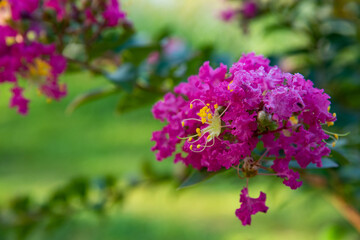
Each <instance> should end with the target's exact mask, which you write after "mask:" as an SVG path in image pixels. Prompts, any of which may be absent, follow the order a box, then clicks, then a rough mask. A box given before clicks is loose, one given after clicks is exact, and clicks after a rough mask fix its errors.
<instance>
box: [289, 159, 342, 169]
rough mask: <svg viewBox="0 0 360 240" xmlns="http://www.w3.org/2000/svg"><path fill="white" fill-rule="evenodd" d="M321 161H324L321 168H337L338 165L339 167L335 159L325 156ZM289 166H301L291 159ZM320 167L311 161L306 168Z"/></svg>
mask: <svg viewBox="0 0 360 240" xmlns="http://www.w3.org/2000/svg"><path fill="white" fill-rule="evenodd" d="M321 162H322V167H320V168H337V167H339V164H337V163H336V162H335V161H333V160H331V159H330V158H323V159H322V160H321ZM289 167H291V168H301V167H300V166H299V164H298V163H297V162H296V161H291V162H290V163H289ZM320 168H319V167H317V166H316V164H314V163H310V164H309V165H308V166H307V167H306V169H320Z"/></svg>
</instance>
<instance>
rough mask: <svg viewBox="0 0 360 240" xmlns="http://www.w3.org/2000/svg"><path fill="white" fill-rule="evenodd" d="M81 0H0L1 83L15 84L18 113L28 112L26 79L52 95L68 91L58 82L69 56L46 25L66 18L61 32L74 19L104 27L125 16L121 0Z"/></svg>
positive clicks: (43, 93) (11, 103)
mask: <svg viewBox="0 0 360 240" xmlns="http://www.w3.org/2000/svg"><path fill="white" fill-rule="evenodd" d="M81 4H82V6H79V4H75V2H74V1H69V0H45V1H39V0H2V1H0V83H10V84H12V86H13V87H12V99H11V100H10V107H13V108H17V110H18V112H19V113H20V114H26V113H27V112H28V103H29V100H28V99H26V98H25V97H24V95H23V92H24V88H23V87H24V84H27V85H35V86H36V87H37V88H38V90H39V94H41V95H45V96H46V97H47V98H48V99H49V100H50V99H55V100H59V99H61V98H62V97H64V96H65V95H66V86H65V85H64V84H59V83H58V78H59V75H61V74H62V73H63V72H64V71H65V69H66V65H67V61H66V59H65V58H64V57H63V56H62V55H61V54H60V53H58V52H59V50H60V52H61V51H62V49H63V47H64V46H62V45H63V43H62V40H59V41H58V42H52V43H50V44H49V43H48V42H49V40H48V39H47V37H46V36H47V34H48V31H49V30H50V32H56V31H57V30H59V29H54V27H51V28H52V29H50V28H49V26H55V25H56V24H57V23H58V22H62V21H63V22H64V26H63V27H64V29H63V32H66V31H67V29H65V28H66V26H69V23H70V24H71V23H72V22H74V23H75V22H77V23H83V25H86V24H87V25H88V26H95V25H98V28H99V29H103V28H106V27H114V26H116V25H117V24H119V23H120V22H121V21H125V20H126V19H125V13H124V12H123V11H121V10H120V5H119V2H118V1H117V0H107V1H83V2H82V3H81ZM51 14H53V15H54V17H53V18H52V17H51ZM54 21H55V22H54ZM65 23H66V24H65ZM54 24H55V25H54ZM75 25H76V24H75ZM58 27H59V28H61V27H62V26H58ZM52 34H54V33H52ZM61 37H63V36H58V37H57V38H56V40H58V39H59V38H61ZM42 42H46V44H44V43H42ZM21 79H25V80H26V83H24V84H23V83H22V80H21Z"/></svg>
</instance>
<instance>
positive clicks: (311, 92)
mask: <svg viewBox="0 0 360 240" xmlns="http://www.w3.org/2000/svg"><path fill="white" fill-rule="evenodd" d="M329 98H330V97H329V96H328V95H327V94H325V93H324V91H323V90H321V89H317V88H315V87H314V86H313V83H312V82H311V81H310V80H306V79H304V77H303V76H302V75H300V74H291V73H286V72H282V71H281V69H279V68H278V67H277V66H270V61H269V60H268V59H266V58H264V57H263V56H256V55H255V54H254V53H249V54H244V55H243V56H242V57H241V58H240V59H239V61H238V62H236V63H234V64H233V65H232V67H230V69H229V70H228V68H227V66H225V65H223V64H221V65H220V66H219V67H218V68H215V69H213V68H212V67H210V64H209V62H205V63H204V64H203V65H202V66H201V67H200V69H199V74H198V75H195V76H190V77H189V78H188V81H187V82H183V83H180V84H179V85H178V86H177V87H175V89H174V93H167V94H166V95H165V97H164V99H163V100H160V101H159V102H157V103H156V104H155V105H154V107H153V109H152V112H153V115H154V117H155V118H156V119H159V120H161V121H167V122H168V124H167V125H166V126H165V127H164V128H163V129H162V130H160V131H156V132H154V133H153V137H152V140H153V141H155V142H156V144H155V146H154V147H153V148H152V150H153V151H155V152H156V157H157V160H159V161H162V160H163V159H165V158H167V157H170V156H172V155H175V158H174V160H175V162H182V163H184V164H185V165H187V166H189V165H191V166H192V167H194V168H196V169H198V170H202V169H206V170H207V171H211V172H216V171H220V170H222V169H230V168H235V169H237V172H238V174H239V176H241V174H242V175H243V176H244V177H246V178H251V177H255V176H256V175H261V174H263V173H259V171H258V170H259V169H260V168H262V169H265V170H266V171H269V172H270V173H268V174H267V175H276V176H278V177H280V178H282V179H283V183H284V185H286V186H288V187H290V188H291V189H296V188H298V187H300V186H301V184H302V182H301V181H299V177H300V176H299V173H297V172H295V171H294V170H293V169H290V168H289V163H290V161H296V162H297V164H298V165H299V166H300V167H301V168H306V167H307V166H308V165H309V164H310V163H314V164H315V165H316V166H318V167H321V166H322V162H321V159H322V157H324V156H327V155H329V153H330V149H329V147H328V145H329V144H330V143H329V139H330V140H331V139H333V140H335V141H333V142H332V144H335V142H336V140H337V138H336V137H335V138H334V136H331V133H330V132H328V131H325V130H323V126H326V125H327V126H331V125H333V124H334V121H335V120H336V114H331V113H330V112H329V110H330V101H329ZM259 142H262V143H263V145H264V148H265V151H264V153H263V155H262V156H261V157H256V156H255V155H254V154H253V150H254V149H255V148H256V146H257V144H258V143H259ZM330 142H331V141H330ZM178 145H180V146H181V149H182V150H181V151H178V152H176V149H179V148H178V147H177V146H178ZM267 161H272V162H269V163H270V165H268V164H264V166H263V165H262V163H264V162H267ZM268 166H271V167H268ZM246 199H247V200H246ZM241 202H242V204H243V205H242V206H244V207H241V208H240V209H238V211H237V214H236V215H237V216H238V217H239V219H241V221H242V222H243V224H244V225H245V224H250V216H251V215H253V214H255V213H256V212H258V211H263V212H266V210H267V207H265V205H264V202H265V194H263V193H261V194H260V197H259V198H258V199H251V198H249V197H248V194H247V190H246V192H245V190H244V191H243V192H242V200H241ZM253 202H254V203H255V202H256V203H259V204H260V202H262V205H261V204H260V205H259V206H261V207H259V208H250V207H249V206H250V205H251V204H250V203H253Z"/></svg>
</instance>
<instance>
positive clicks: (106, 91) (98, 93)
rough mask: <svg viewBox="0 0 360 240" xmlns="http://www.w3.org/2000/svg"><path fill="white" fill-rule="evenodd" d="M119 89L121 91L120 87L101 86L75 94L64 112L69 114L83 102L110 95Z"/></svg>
mask: <svg viewBox="0 0 360 240" xmlns="http://www.w3.org/2000/svg"><path fill="white" fill-rule="evenodd" d="M120 91H122V90H121V88H119V87H114V86H111V87H107V88H101V89H96V90H92V91H90V92H87V93H84V94H81V95H79V96H77V97H76V98H75V99H74V100H73V101H72V102H71V103H70V104H69V105H68V106H67V108H66V113H68V114H71V113H72V112H74V111H75V110H76V109H77V108H79V107H80V106H82V105H84V104H87V103H89V102H92V101H94V100H97V99H100V98H104V97H108V96H111V95H113V94H116V93H118V92H120Z"/></svg>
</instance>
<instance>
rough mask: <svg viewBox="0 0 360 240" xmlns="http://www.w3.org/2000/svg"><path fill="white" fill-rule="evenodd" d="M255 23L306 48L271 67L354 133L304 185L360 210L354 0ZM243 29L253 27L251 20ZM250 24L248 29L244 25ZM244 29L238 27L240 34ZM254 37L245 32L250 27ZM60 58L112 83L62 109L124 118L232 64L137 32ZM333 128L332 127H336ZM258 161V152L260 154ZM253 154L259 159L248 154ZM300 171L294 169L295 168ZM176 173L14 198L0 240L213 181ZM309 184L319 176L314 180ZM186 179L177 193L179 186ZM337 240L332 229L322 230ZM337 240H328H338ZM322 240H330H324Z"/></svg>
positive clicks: (290, 4)
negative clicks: (324, 101) (292, 75)
mask: <svg viewBox="0 0 360 240" xmlns="http://www.w3.org/2000/svg"><path fill="white" fill-rule="evenodd" d="M258 4H259V9H260V11H259V13H258V16H256V19H260V20H261V19H266V18H267V17H269V16H271V17H275V19H276V21H271V22H269V23H265V22H264V25H266V26H265V33H264V34H265V35H272V34H276V33H277V32H281V31H291V32H294V33H296V34H301V35H304V36H306V38H307V39H308V42H307V43H306V45H305V46H302V47H301V48H294V49H291V50H288V51H286V52H282V53H275V54H273V55H272V56H270V58H271V60H272V64H278V65H279V66H280V67H281V68H282V69H283V70H285V71H289V72H300V73H302V74H303V75H305V76H306V77H307V78H309V79H311V80H313V81H314V82H315V83H316V86H317V87H320V88H325V89H326V92H328V93H329V95H331V96H332V103H333V106H332V107H333V108H334V109H335V111H336V112H337V113H338V119H339V120H338V124H337V126H335V128H336V130H338V131H343V132H346V131H349V130H350V131H351V134H350V136H348V137H346V138H342V139H341V140H340V141H339V142H338V144H337V146H336V147H335V148H333V149H332V152H331V156H330V157H329V159H328V160H326V164H324V168H323V169H311V168H309V169H307V170H306V172H305V171H301V174H302V175H303V176H302V177H303V178H304V179H306V180H308V182H309V183H310V185H313V186H314V187H320V188H322V189H327V190H328V191H329V192H330V193H333V194H335V195H337V196H341V197H342V198H344V199H345V200H346V202H347V203H349V204H350V205H351V206H353V207H354V208H356V209H357V210H358V211H360V161H359V159H360V151H359V149H360V138H359V129H360V126H359V120H360V95H359V93H360V81H359V79H360V67H359V66H360V20H359V19H360V7H359V3H358V2H356V1H350V0H333V1H320V0H315V1H314V0H302V1H295V0H293V1H261V2H260V1H259V2H258ZM247 21H249V20H247ZM246 24H250V25H251V22H250V21H249V22H247V23H246ZM240 26H241V27H243V26H244V25H243V23H242V24H241V25H240ZM249 31H250V33H251V26H250V28H249ZM65 44H66V46H64V55H66V56H67V59H68V60H69V63H70V66H69V70H70V71H79V70H83V69H86V70H89V71H90V72H92V73H93V74H94V75H100V76H103V77H105V78H106V79H107V80H108V82H109V83H110V84H109V85H108V86H103V87H102V88H99V89H93V90H91V91H89V92H85V93H82V94H80V95H79V96H78V97H76V98H75V99H74V100H73V101H72V102H71V103H70V104H69V106H68V108H67V110H68V112H73V111H74V110H76V109H77V108H79V107H80V106H83V105H84V104H87V103H89V102H92V101H96V100H99V99H102V98H106V97H109V96H114V95H116V96H118V97H119V98H118V99H117V101H118V102H117V107H116V110H117V111H118V112H120V113H124V112H127V111H130V110H134V109H137V108H141V107H144V106H147V105H151V104H153V103H154V102H155V101H156V100H158V99H160V98H161V97H162V96H163V95H164V93H166V92H168V91H171V90H172V89H173V87H174V86H176V85H177V84H178V83H179V82H181V81H185V80H186V79H187V77H188V76H190V75H192V74H197V72H198V69H199V67H200V66H201V65H202V64H203V62H205V61H208V60H210V61H211V64H212V65H213V66H217V65H218V63H220V62H223V63H228V62H227V61H228V59H230V57H227V56H225V57H224V56H220V55H218V54H217V51H216V48H215V47H214V46H211V45H205V46H203V47H201V48H199V49H193V48H191V47H190V46H189V45H188V43H186V42H184V41H182V40H181V39H179V38H175V37H172V33H171V30H169V29H165V30H164V31H162V32H160V33H159V34H158V35H156V36H153V37H152V39H149V38H148V37H144V36H143V35H141V34H138V33H137V32H136V31H135V30H134V29H133V28H124V29H121V30H117V29H115V30H113V29H112V30H107V31H106V32H104V34H102V35H101V36H98V37H97V38H94V39H93V42H92V43H91V44H90V45H88V46H85V45H81V44H80V43H74V42H66V43H65ZM333 128H334V127H333ZM258 150H259V151H258V152H260V150H261V147H259V149H258ZM254 154H256V152H255V153H254ZM294 167H296V166H294ZM190 171H191V169H180V170H178V172H175V173H174V174H172V175H166V174H165V175H162V174H159V173H157V172H156V171H155V170H154V169H152V167H151V165H150V164H149V163H144V164H143V165H142V172H143V176H142V178H140V179H130V180H129V179H128V180H126V181H120V182H121V184H120V185H119V181H118V180H117V179H116V178H115V177H113V176H104V177H100V178H97V179H89V178H87V177H79V178H76V179H74V180H72V181H71V182H69V183H68V184H67V185H65V186H64V187H61V188H59V189H55V190H54V191H53V192H52V193H51V194H50V196H49V197H48V198H47V199H46V200H45V201H44V202H43V203H41V204H39V203H37V202H36V201H35V200H34V199H33V198H32V197H31V196H29V195H26V196H19V197H16V198H14V199H13V200H11V201H10V202H9V204H8V205H7V206H3V207H2V208H1V210H0V222H1V224H0V239H2V238H5V237H6V236H8V235H11V236H14V235H15V236H16V237H17V238H18V239H21V238H26V236H27V235H28V234H29V233H30V232H31V231H32V230H33V229H35V228H37V227H39V226H42V227H43V226H45V228H46V229H47V230H48V231H51V230H52V229H54V228H56V227H59V226H60V225H61V223H62V222H63V221H65V220H66V219H67V218H69V216H71V215H72V214H74V213H76V212H79V211H91V212H94V213H95V214H97V215H100V216H101V215H103V214H104V213H106V212H107V211H108V210H109V209H110V208H111V206H113V205H115V204H121V203H122V202H123V201H124V198H126V194H127V192H128V191H131V189H133V188H135V187H137V186H139V184H140V183H143V181H144V179H146V181H147V182H148V183H158V182H162V181H171V180H172V179H174V178H175V179H177V180H176V185H177V187H178V186H179V185H180V188H182V187H188V186H191V185H194V184H196V183H199V182H203V181H205V180H207V179H209V178H211V177H213V175H214V174H212V173H210V174H209V173H207V172H192V174H191V175H189V174H190ZM313 176H318V178H314V177H313ZM184 179H186V180H185V181H184V182H183V183H182V184H181V183H180V180H184ZM328 232H329V233H328V234H329V235H331V236H339V238H341V233H339V231H338V228H336V227H335V226H334V227H333V228H331V229H329V231H328ZM339 238H337V237H333V239H339ZM325 239H328V238H326V237H325Z"/></svg>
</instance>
